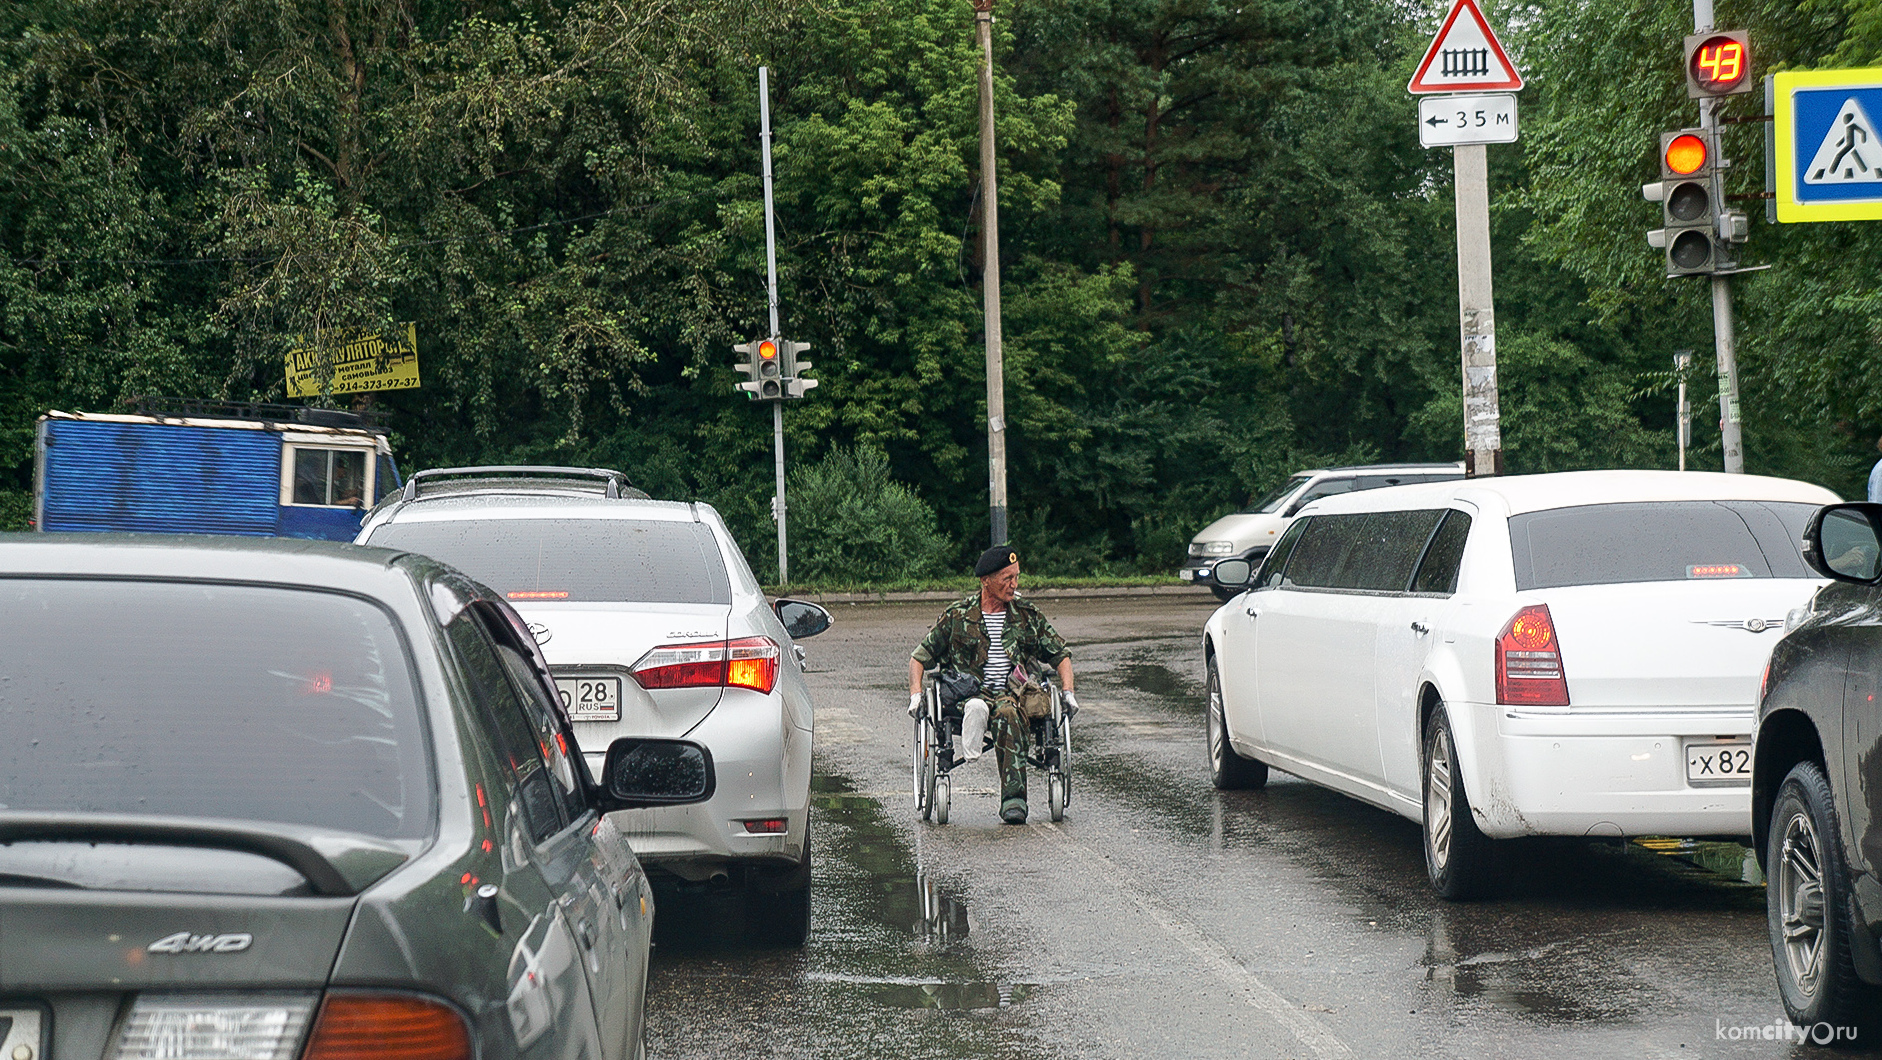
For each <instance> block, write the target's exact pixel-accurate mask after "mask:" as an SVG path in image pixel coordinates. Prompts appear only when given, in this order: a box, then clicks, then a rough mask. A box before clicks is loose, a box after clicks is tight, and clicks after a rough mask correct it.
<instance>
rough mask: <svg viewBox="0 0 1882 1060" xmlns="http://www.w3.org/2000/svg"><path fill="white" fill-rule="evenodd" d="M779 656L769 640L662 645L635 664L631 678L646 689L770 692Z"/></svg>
mask: <svg viewBox="0 0 1882 1060" xmlns="http://www.w3.org/2000/svg"><path fill="white" fill-rule="evenodd" d="M781 654H782V653H781V652H780V651H779V650H778V645H777V642H776V641H774V640H772V639H771V638H770V637H745V638H743V639H740V640H734V641H724V640H708V641H700V642H698V643H695V644H663V645H661V646H660V647H658V648H655V649H653V650H652V651H650V652H648V653H647V654H645V655H643V656H641V657H640V661H639V662H637V663H635V664H634V667H633V669H634V679H635V680H637V681H639V682H640V686H641V687H642V688H646V689H655V688H721V687H725V686H728V685H729V686H731V687H734V688H749V689H752V690H754V691H758V692H770V691H771V689H772V688H773V686H775V685H776V684H777V683H778V659H779V657H780V655H781Z"/></svg>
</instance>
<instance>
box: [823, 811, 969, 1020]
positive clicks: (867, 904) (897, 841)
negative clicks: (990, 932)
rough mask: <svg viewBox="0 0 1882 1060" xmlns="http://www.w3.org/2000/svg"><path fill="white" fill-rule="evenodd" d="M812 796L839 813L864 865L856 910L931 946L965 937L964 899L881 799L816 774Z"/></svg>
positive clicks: (857, 860) (860, 864) (848, 840)
mask: <svg viewBox="0 0 1882 1060" xmlns="http://www.w3.org/2000/svg"><path fill="white" fill-rule="evenodd" d="M810 801H811V805H812V806H813V807H815V808H816V809H817V810H820V811H823V812H824V813H826V814H834V815H837V816H838V817H840V818H841V820H842V824H843V826H844V831H845V833H846V834H845V837H844V839H845V846H846V848H847V849H848V850H849V852H850V860H851V861H852V862H853V863H854V864H855V865H856V867H858V868H860V869H862V870H864V872H863V875H862V876H861V877H860V878H859V879H857V880H856V881H855V883H854V885H853V886H855V887H856V889H857V890H858V891H859V892H860V893H859V894H857V895H856V896H855V897H858V898H861V899H862V901H861V902H859V903H858V905H857V908H856V909H855V911H856V912H857V913H859V914H860V915H862V916H864V917H866V918H867V919H869V920H871V921H874V922H875V923H877V924H880V925H882V926H885V927H888V928H891V929H894V930H895V931H897V932H900V933H902V934H904V935H906V936H907V937H908V938H909V939H910V941H912V942H914V943H916V944H925V945H926V947H928V948H946V947H947V946H949V945H950V944H952V943H956V942H960V941H963V940H965V939H966V938H967V936H968V933H969V931H970V930H971V929H972V921H971V920H970V919H969V917H968V915H967V902H966V900H965V899H964V898H962V897H961V896H960V894H959V893H958V892H956V891H955V890H954V889H953V888H951V887H950V886H948V885H946V884H945V883H943V882H942V881H941V880H939V879H937V878H936V877H934V876H931V875H929V874H927V873H925V872H922V871H920V870H919V869H918V868H917V867H916V865H915V863H914V861H913V859H912V858H911V857H910V856H909V855H910V851H909V849H908V845H907V843H906V841H905V840H904V839H903V838H902V836H901V834H900V833H899V832H897V831H896V830H895V828H894V827H893V826H892V825H891V824H890V823H889V821H888V819H887V817H886V816H884V814H883V812H882V807H881V804H880V803H879V802H878V801H877V800H875V799H872V798H870V797H868V796H866V795H858V794H856V793H855V791H854V790H853V789H851V788H850V786H849V784H848V782H847V780H845V779H844V778H841V777H834V776H827V775H817V776H814V777H813V778H812V780H811V796H810ZM918 1007H919V1006H918ZM928 1007H931V1006H928Z"/></svg>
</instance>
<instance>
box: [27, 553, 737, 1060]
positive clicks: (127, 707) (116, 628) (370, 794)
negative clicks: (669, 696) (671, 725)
mask: <svg viewBox="0 0 1882 1060" xmlns="http://www.w3.org/2000/svg"><path fill="white" fill-rule="evenodd" d="M604 776H606V777H607V779H608V784H607V786H606V788H605V789H604V788H603V787H600V786H598V785H596V784H595V783H594V781H593V780H592V779H591V777H590V774H589V772H588V769H587V767H586V765H585V764H584V762H583V760H582V755H581V748H580V747H579V746H577V745H576V743H575V735H574V733H573V731H572V730H571V728H570V726H569V721H568V718H567V717H566V715H565V714H564V713H563V709H562V707H561V704H560V701H559V700H558V698H557V696H556V694H555V686H554V684H553V683H551V681H550V679H549V676H548V672H547V668H546V666H545V664H544V663H543V659H542V656H541V654H540V653H539V652H537V650H536V646H535V641H534V639H533V638H532V637H531V636H530V635H529V632H528V630H527V628H526V627H525V626H524V625H523V623H522V621H521V620H520V619H519V618H518V617H517V615H516V613H515V612H514V611H512V610H511V609H510V608H509V606H508V605H507V604H505V603H504V602H503V601H502V600H501V599H500V598H498V597H497V596H495V595H494V594H493V593H491V592H490V591H489V590H488V589H486V588H484V587H483V586H480V585H478V584H476V583H475V582H472V581H471V580H469V579H468V578H465V577H464V576H463V575H462V574H459V573H458V572H456V571H454V570H452V569H451V568H449V567H446V566H443V565H441V564H439V563H437V562H435V561H433V560H429V559H426V558H424V557H421V556H415V555H411V554H406V553H399V552H393V551H389V550H385V549H368V548H358V547H355V546H352V545H346V544H336V543H331V542H313V541H290V540H254V539H242V538H215V537H189V538H183V537H158V536H151V537H141V536H134V535H127V536H121V537H120V536H115V535H109V536H108V535H85V536H83V537H78V536H73V537H63V538H62V537H57V536H45V535H0V1057H4V1058H6V1060H39V1058H42V1057H49V1058H54V1060H98V1058H101V1057H106V1056H109V1057H112V1058H114V1060H130V1058H137V1057H144V1058H151V1060H155V1058H159V1057H162V1058H169V1060H189V1058H200V1060H210V1058H221V1057H233V1056H248V1057H271V1058H278V1060H294V1058H297V1057H305V1058H324V1057H335V1056H355V1055H373V1056H378V1057H386V1058H400V1057H403V1058H411V1060H416V1058H418V1057H427V1058H432V1060H447V1058H448V1060H473V1058H495V1057H525V1056H529V1057H534V1056H542V1057H565V1056H588V1057H594V1058H596V1060H636V1058H638V1057H639V1056H640V1055H641V1053H642V1049H641V1002H642V991H643V989H644V986H645V983H646V959H647V946H648V933H649V927H650V918H651V916H652V903H651V898H650V890H649V888H648V886H647V880H646V876H645V874H644V873H642V871H641V868H640V865H639V863H638V862H637V861H636V860H635V856H634V853H633V851H632V850H631V849H630V847H629V846H628V843H627V840H626V838H625V837H624V836H623V835H622V834H621V833H620V832H619V831H618V830H617V829H615V828H614V826H613V825H612V824H610V823H609V818H608V817H607V816H606V814H607V812H609V811H612V810H618V809H627V808H632V807H638V806H648V805H657V804H668V803H682V802H697V801H701V800H703V799H706V798H708V797H710V796H711V794H712V788H713V783H714V779H713V768H712V762H711V758H710V755H709V754H708V753H707V752H706V751H705V749H704V748H702V747H700V746H699V745H697V744H694V743H690V742H686V741H680V740H633V739H630V740H621V741H617V742H616V743H614V744H612V745H610V747H609V749H608V758H607V760H606V766H605V773H604Z"/></svg>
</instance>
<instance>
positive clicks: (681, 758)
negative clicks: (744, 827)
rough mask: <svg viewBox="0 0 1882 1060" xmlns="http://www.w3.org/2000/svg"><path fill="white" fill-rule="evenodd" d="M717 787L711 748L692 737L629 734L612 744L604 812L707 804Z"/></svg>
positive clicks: (603, 780)
mask: <svg viewBox="0 0 1882 1060" xmlns="http://www.w3.org/2000/svg"><path fill="white" fill-rule="evenodd" d="M717 788H718V781H717V777H716V775H715V774H714V772H713V769H712V752H711V751H708V750H707V749H706V748H705V747H703V746H701V745H700V744H696V743H693V742H692V741H690V740H653V739H645V738H642V737H636V736H625V737H622V738H621V739H619V740H616V741H614V742H613V743H611V744H609V745H608V758H607V761H606V763H605V764H603V765H602V767H601V790H602V799H601V803H602V809H604V810H631V809H637V808H639V807H643V806H681V805H685V804H687V803H693V802H704V801H706V800H707V799H710V798H712V793H713V792H714V791H715V790H717Z"/></svg>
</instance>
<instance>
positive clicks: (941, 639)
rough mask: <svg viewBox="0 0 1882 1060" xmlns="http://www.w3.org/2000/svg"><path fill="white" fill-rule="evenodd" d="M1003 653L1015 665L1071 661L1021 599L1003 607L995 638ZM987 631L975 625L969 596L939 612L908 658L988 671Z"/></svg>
mask: <svg viewBox="0 0 1882 1060" xmlns="http://www.w3.org/2000/svg"><path fill="white" fill-rule="evenodd" d="M1000 643H1001V644H1003V645H1005V647H1006V654H1007V656H1008V657H1009V658H1012V659H1013V660H1015V661H1016V662H1033V663H1043V664H1044V665H1046V666H1057V665H1058V664H1059V660H1060V659H1067V658H1070V657H1071V654H1072V653H1071V652H1069V651H1067V650H1065V641H1064V640H1062V639H1060V637H1059V633H1058V631H1057V630H1055V629H1053V628H1052V623H1050V622H1048V621H1046V616H1045V615H1044V614H1042V613H1041V612H1040V611H1039V609H1038V608H1036V607H1034V606H1033V605H1032V604H1030V603H1028V602H1027V600H1026V598H1025V597H1023V596H1016V597H1014V598H1013V602H1012V603H1010V604H1008V605H1007V606H1006V630H1005V632H1004V634H1003V635H1002V636H1001V637H1000ZM991 647H992V645H991V644H989V643H988V641H987V628H986V627H985V626H984V625H982V624H981V622H980V594H979V593H978V592H976V593H974V594H972V595H970V596H968V597H967V598H966V599H964V600H962V601H960V602H959V603H956V604H953V605H951V606H949V607H948V609H947V610H946V611H943V612H941V618H940V620H939V621H937V622H936V623H935V624H934V628H933V629H931V630H929V631H928V635H927V636H926V637H923V638H922V639H921V643H920V644H919V645H917V646H916V647H915V650H914V652H913V653H912V655H911V657H912V658H913V659H914V660H915V661H916V662H918V663H920V664H921V665H922V666H923V667H924V668H926V669H934V668H936V667H939V668H941V669H945V670H959V671H960V672H961V673H964V674H972V675H974V676H975V677H978V676H980V674H981V673H982V672H984V671H985V670H986V668H987V652H988V650H989V649H990V648H991Z"/></svg>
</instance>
